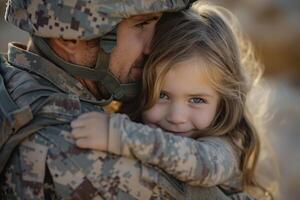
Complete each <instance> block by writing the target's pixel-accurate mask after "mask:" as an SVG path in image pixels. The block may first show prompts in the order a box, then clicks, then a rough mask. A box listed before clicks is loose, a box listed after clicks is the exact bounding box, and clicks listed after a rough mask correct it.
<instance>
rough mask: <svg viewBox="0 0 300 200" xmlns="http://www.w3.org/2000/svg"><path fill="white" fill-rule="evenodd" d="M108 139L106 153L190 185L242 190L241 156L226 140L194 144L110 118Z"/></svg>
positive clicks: (122, 118)
mask: <svg viewBox="0 0 300 200" xmlns="http://www.w3.org/2000/svg"><path fill="white" fill-rule="evenodd" d="M108 138H109V139H108V152H111V153H114V154H117V155H122V156H126V157H129V158H137V159H139V160H141V161H142V162H143V163H147V164H151V165H154V166H157V167H159V168H161V169H163V170H164V171H166V172H167V173H168V174H171V175H172V176H174V177H175V178H177V179H178V180H181V181H183V182H186V183H188V184H189V185H194V186H205V187H209V186H215V185H223V186H224V188H225V187H226V188H230V189H231V190H232V189H234V188H235V190H236V191H239V190H241V171H240V169H239V163H240V157H239V155H240V154H239V153H238V150H237V149H236V147H234V144H233V143H232V142H231V141H230V139H229V138H228V137H226V136H222V137H221V136H220V137H202V138H199V139H197V140H195V139H192V138H187V137H180V136H176V135H174V134H172V133H168V132H164V131H163V130H162V129H160V128H151V127H149V126H146V125H143V124H140V123H135V122H132V121H130V119H129V118H128V117H127V116H126V115H124V114H112V116H111V117H110V125H109V135H108Z"/></svg>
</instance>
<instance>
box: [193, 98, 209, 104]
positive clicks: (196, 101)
mask: <svg viewBox="0 0 300 200" xmlns="http://www.w3.org/2000/svg"><path fill="white" fill-rule="evenodd" d="M190 103H193V104H200V103H207V102H206V101H205V100H204V99H203V98H200V97H193V98H191V99H190Z"/></svg>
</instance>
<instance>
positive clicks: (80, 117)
mask: <svg viewBox="0 0 300 200" xmlns="http://www.w3.org/2000/svg"><path fill="white" fill-rule="evenodd" d="M97 115H99V112H96V111H94V112H88V113H83V114H82V115H79V117H78V118H77V119H87V118H91V117H95V116H97Z"/></svg>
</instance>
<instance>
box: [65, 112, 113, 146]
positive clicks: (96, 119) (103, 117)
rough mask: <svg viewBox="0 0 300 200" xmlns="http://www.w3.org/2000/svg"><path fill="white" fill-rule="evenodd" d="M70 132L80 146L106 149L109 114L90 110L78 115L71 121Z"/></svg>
mask: <svg viewBox="0 0 300 200" xmlns="http://www.w3.org/2000/svg"><path fill="white" fill-rule="evenodd" d="M71 127H72V131H71V134H72V136H73V137H74V139H75V141H76V145H77V146H78V147H80V148H88V149H94V150H100V151H106V150H107V145H108V144H107V139H108V127H109V116H108V115H107V114H105V113H100V112H90V113H85V114H82V115H80V116H79V117H78V118H77V119H75V120H74V121H72V122H71Z"/></svg>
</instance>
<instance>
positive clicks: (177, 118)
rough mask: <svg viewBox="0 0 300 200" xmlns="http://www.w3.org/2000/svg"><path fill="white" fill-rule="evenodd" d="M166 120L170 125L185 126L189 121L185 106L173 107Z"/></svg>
mask: <svg viewBox="0 0 300 200" xmlns="http://www.w3.org/2000/svg"><path fill="white" fill-rule="evenodd" d="M166 120H167V121H168V122H169V123H170V124H177V125H178V124H184V123H185V122H186V121H187V111H186V109H185V108H184V106H183V105H172V106H171V107H170V110H169V112H168V113H167V116H166Z"/></svg>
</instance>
